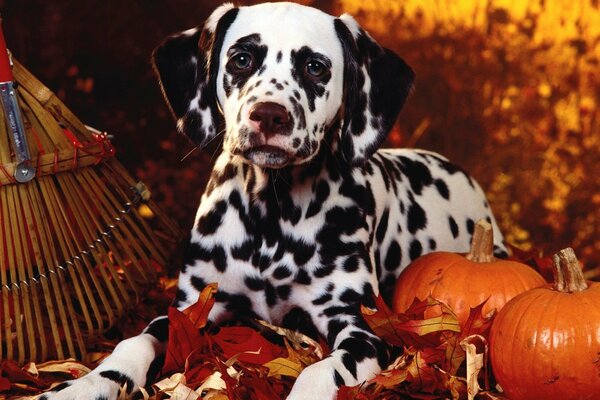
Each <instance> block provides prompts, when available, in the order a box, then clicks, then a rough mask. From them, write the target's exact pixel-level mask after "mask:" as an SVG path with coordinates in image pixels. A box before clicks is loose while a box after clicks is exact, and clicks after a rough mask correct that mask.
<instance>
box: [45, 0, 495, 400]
mask: <svg viewBox="0 0 600 400" xmlns="http://www.w3.org/2000/svg"><path fill="white" fill-rule="evenodd" d="M154 63H155V69H156V71H157V73H158V76H159V78H160V82H161V86H162V89H163V92H164V95H165V98H166V100H167V102H168V104H169V106H170V108H171V110H172V112H173V114H174V115H175V117H176V120H177V127H178V129H179V130H180V131H181V132H183V133H185V134H186V135H188V136H189V137H190V138H191V139H192V140H193V141H194V142H195V143H196V144H197V145H198V146H206V145H207V144H208V143H210V142H212V141H214V140H222V142H223V145H222V153H221V154H220V156H219V157H218V159H217V160H216V162H215V165H214V167H213V171H212V175H211V177H210V180H209V183H208V185H207V187H206V191H205V193H204V194H203V196H202V200H201V203H200V206H199V209H198V212H197V215H196V220H195V224H194V228H193V230H192V235H191V243H190V245H189V250H188V251H187V254H186V260H185V265H183V267H182V269H181V272H180V275H179V287H178V288H179V290H178V293H177V297H176V300H175V305H176V306H177V307H178V308H179V309H183V308H186V307H188V306H189V305H191V304H192V303H193V302H194V301H195V300H196V299H197V298H198V294H199V291H201V290H202V289H203V288H204V287H205V286H206V285H207V284H208V283H211V282H218V284H219V291H218V294H217V297H216V304H215V306H214V308H213V309H212V311H211V313H210V316H209V319H210V322H211V323H212V324H219V323H220V322H222V321H225V320H231V319H234V320H235V319H241V318H247V317H251V318H260V319H262V320H266V321H269V322H271V323H273V324H277V325H281V326H284V327H287V328H291V329H297V330H300V331H303V332H304V333H307V334H308V335H312V336H316V335H322V336H323V337H324V338H326V340H327V342H328V343H329V345H330V347H331V349H332V352H331V354H329V355H328V356H327V357H326V358H324V359H323V360H321V361H319V362H317V363H315V364H313V365H311V366H309V367H307V368H306V369H305V370H304V371H303V372H302V373H301V374H300V376H299V377H298V379H297V381H296V383H295V384H294V386H293V388H292V390H291V393H290V394H289V396H288V397H287V399H288V400H301V399H302V400H306V399H321V400H332V399H334V398H335V397H336V393H337V390H338V387H339V386H340V385H356V384H358V383H360V382H362V381H365V380H367V379H370V378H372V377H373V376H375V375H376V374H377V373H378V372H379V371H381V369H382V368H385V367H386V366H387V365H388V363H389V362H390V352H389V351H390V349H389V348H388V346H386V345H385V344H384V343H383V342H382V341H381V340H380V339H379V338H378V337H377V336H375V335H374V334H373V333H372V332H371V331H370V330H369V328H368V326H367V325H366V323H365V321H364V320H363V318H362V317H361V314H360V311H359V308H360V305H361V304H364V305H366V306H371V307H373V306H374V300H373V299H374V296H375V295H377V294H379V293H381V294H382V295H383V296H384V298H387V299H388V300H389V298H390V297H391V293H392V290H393V286H394V282H395V279H396V277H397V276H398V274H399V273H400V271H401V270H402V268H403V267H405V266H406V265H407V264H408V263H409V262H410V261H411V260H414V259H415V258H417V257H419V256H420V255H422V254H425V253H427V252H430V251H434V250H448V251H457V252H465V251H467V249H468V247H469V243H470V240H471V236H472V233H473V229H474V222H475V221H477V220H478V219H487V220H488V221H489V222H490V223H491V224H492V225H493V229H494V235H495V237H496V245H495V250H496V252H497V253H498V254H500V253H502V252H504V251H505V248H504V246H503V244H502V235H501V233H500V231H499V229H498V227H497V225H496V222H495V220H494V217H493V215H492V213H491V210H490V207H489V205H488V202H487V201H486V199H485V196H484V194H483V192H482V190H481V188H480V187H479V186H478V184H477V183H476V182H475V181H474V180H473V179H472V178H471V177H469V176H468V175H466V174H465V173H464V172H463V171H462V170H460V169H459V168H457V167H455V166H454V165H452V164H451V163H450V162H449V161H448V160H446V159H445V158H443V157H441V156H440V155H437V154H435V153H432V152H428V151H421V150H408V149H394V150H378V149H379V147H380V145H381V143H382V142H383V141H384V139H385V137H386V135H387V134H388V132H389V130H390V128H391V127H392V125H393V123H394V121H395V119H396V117H397V115H398V112H399V111H400V108H401V107H402V105H403V103H404V102H405V100H406V98H407V96H408V95H409V93H410V91H411V88H412V84H413V79H414V74H413V71H412V70H411V68H410V67H409V66H408V65H407V64H406V63H405V62H404V61H403V60H402V59H401V58H400V57H398V56H397V55H396V54H394V53H393V52H391V51H390V50H387V49H385V48H383V47H381V46H380V45H379V44H377V43H376V42H375V41H374V40H373V39H372V38H371V37H370V36H369V35H368V34H367V33H366V32H365V31H364V30H363V29H362V28H361V27H360V26H359V25H358V24H357V22H356V21H355V20H354V19H353V18H352V17H351V16H349V15H342V16H340V17H333V16H330V15H327V14H325V13H323V12H321V11H319V10H316V9H314V8H310V7H305V6H302V5H298V4H292V3H268V4H259V5H254V6H249V7H234V6H233V5H231V4H224V5H223V6H221V7H219V8H217V9H216V10H215V11H214V12H213V14H212V15H211V16H210V17H209V18H208V20H207V21H206V23H205V24H204V25H203V26H202V27H199V28H195V29H191V30H188V31H185V32H182V33H180V34H177V35H175V36H172V37H169V38H167V39H166V40H165V41H164V43H163V44H161V45H160V47H158V48H157V49H156V51H155V53H154ZM168 325H169V321H168V318H167V317H160V318H157V319H155V320H154V321H152V322H151V323H150V324H149V325H148V327H147V328H146V329H145V330H144V332H143V333H142V334H140V335H139V336H136V337H133V338H130V339H127V340H125V341H123V342H121V343H120V344H119V345H118V346H117V347H116V348H115V350H114V352H113V354H112V355H110V356H109V357H108V358H106V360H105V361H104V362H103V363H101V364H100V366H99V367H98V368H96V369H95V370H93V371H92V372H91V373H89V374H88V375H87V376H85V377H83V378H80V379H78V380H75V381H71V382H67V383H65V384H62V385H60V386H59V387H57V388H55V389H54V391H52V392H49V393H47V394H45V395H42V396H41V397H40V398H41V399H55V400H62V399H96V400H101V399H115V398H116V397H117V393H118V390H119V387H120V386H122V385H123V384H126V385H127V391H128V392H129V393H131V394H132V395H135V393H136V392H137V389H138V388H139V387H144V386H146V385H149V384H150V383H152V380H153V379H154V378H155V375H156V372H157V371H158V370H159V369H160V366H161V360H163V358H164V354H165V348H166V343H167V340H168Z"/></svg>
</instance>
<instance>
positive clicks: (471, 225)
mask: <svg viewBox="0 0 600 400" xmlns="http://www.w3.org/2000/svg"><path fill="white" fill-rule="evenodd" d="M466 225H467V232H469V235H472V234H473V232H474V231H475V222H474V221H473V220H472V219H471V218H467V222H466Z"/></svg>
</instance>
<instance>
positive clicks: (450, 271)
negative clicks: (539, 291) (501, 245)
mask: <svg viewBox="0 0 600 400" xmlns="http://www.w3.org/2000/svg"><path fill="white" fill-rule="evenodd" d="M493 248H494V237H493V232H492V226H491V225H490V224H489V223H488V222H486V221H484V220H481V221H478V222H477V224H476V225H475V231H474V233H473V240H472V243H471V251H470V252H469V253H468V254H467V255H466V256H465V255H463V254H458V253H450V252H442V251H440V252H434V253H429V254H426V255H424V256H422V257H419V258H418V259H416V260H415V261H413V262H412V263H411V264H410V265H408V266H407V267H406V268H405V269H404V270H403V271H402V273H401V274H400V276H399V277H398V280H397V281H396V287H395V291H394V297H393V302H392V306H393V308H394V311H396V312H400V313H402V312H405V311H406V310H407V309H408V307H409V306H410V305H411V304H412V302H413V301H414V299H415V297H416V298H418V299H419V300H424V299H425V298H427V296H432V297H434V298H435V299H437V300H441V301H443V302H444V303H446V304H447V305H448V306H450V308H451V309H452V310H453V311H454V313H455V314H456V316H457V317H458V321H459V322H460V323H461V324H463V323H464V322H465V321H466V320H467V319H468V317H469V313H470V310H471V308H474V307H476V306H478V305H480V304H481V303H483V302H484V301H486V300H487V302H486V304H485V305H484V307H483V309H482V312H483V315H488V314H489V313H492V312H493V311H494V310H500V309H501V308H502V306H504V304H505V303H506V302H507V301H508V300H510V299H512V298H513V297H515V296H516V295H518V294H520V293H522V292H524V291H526V290H529V289H532V288H535V287H538V286H541V285H544V284H545V283H546V281H545V280H544V278H542V276H541V275H540V274H538V273H537V272H536V271H535V270H534V269H532V268H531V267H529V266H528V265H525V264H522V263H519V262H516V261H509V260H501V259H497V258H495V257H494V254H493Z"/></svg>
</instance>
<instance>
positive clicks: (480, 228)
mask: <svg viewBox="0 0 600 400" xmlns="http://www.w3.org/2000/svg"><path fill="white" fill-rule="evenodd" d="M466 258H467V260H469V261H473V262H494V261H496V257H494V231H493V229H492V225H491V224H490V223H489V222H487V221H486V220H483V219H480V220H479V221H477V223H476V224H475V231H474V232H473V240H472V241H471V250H470V251H469V254H467V255H466Z"/></svg>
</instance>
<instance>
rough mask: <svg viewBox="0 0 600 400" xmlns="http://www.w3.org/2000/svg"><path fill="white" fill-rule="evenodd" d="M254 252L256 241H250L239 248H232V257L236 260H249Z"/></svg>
mask: <svg viewBox="0 0 600 400" xmlns="http://www.w3.org/2000/svg"><path fill="white" fill-rule="evenodd" d="M252 250H254V240H252V239H248V240H246V241H245V242H243V243H242V244H240V245H239V246H236V247H232V248H231V256H232V257H233V258H235V259H236V260H249V259H250V256H251V255H252Z"/></svg>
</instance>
